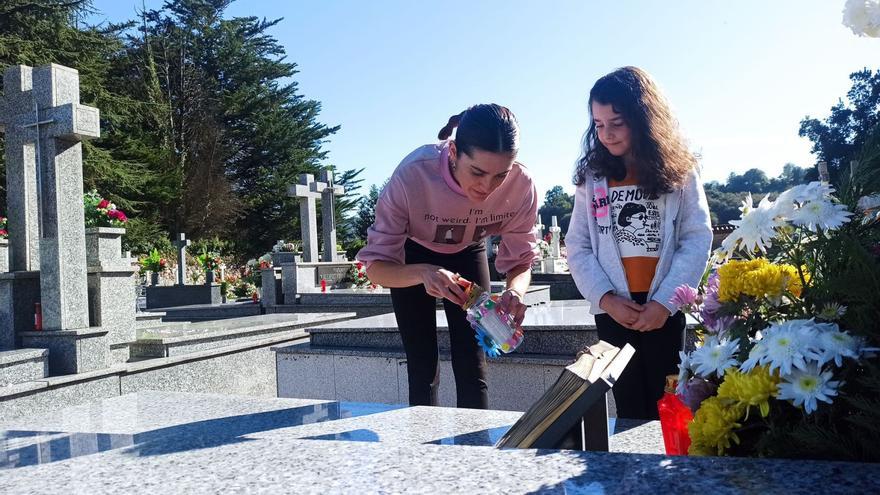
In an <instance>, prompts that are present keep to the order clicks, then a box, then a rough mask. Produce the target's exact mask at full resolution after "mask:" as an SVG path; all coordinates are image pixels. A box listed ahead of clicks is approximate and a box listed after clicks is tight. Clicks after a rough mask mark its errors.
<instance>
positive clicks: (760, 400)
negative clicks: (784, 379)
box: [718, 366, 780, 419]
mask: <svg viewBox="0 0 880 495" xmlns="http://www.w3.org/2000/svg"><path fill="white" fill-rule="evenodd" d="M779 381H780V379H779V373H777V372H774V373H772V374H771V373H770V367H769V366H756V367H754V368H752V370H751V371H749V372H748V373H742V372H741V371H739V370H738V369H736V368H731V369H729V370H727V372H725V373H724V381H723V382H722V383H721V386H720V387H718V397H719V398H721V399H729V400H731V401H733V402H735V403H737V404H739V405H741V406H743V407H744V408H746V419H748V416H749V414H748V407H750V406H757V407H758V409H759V410H760V411H761V416H762V417H765V418H766V417H767V415H768V414H770V397H773V396H775V395H776V392H777V385H779Z"/></svg>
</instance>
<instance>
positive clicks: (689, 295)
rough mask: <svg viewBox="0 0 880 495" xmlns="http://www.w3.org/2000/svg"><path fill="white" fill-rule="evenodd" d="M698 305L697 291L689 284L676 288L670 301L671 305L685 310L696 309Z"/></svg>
mask: <svg viewBox="0 0 880 495" xmlns="http://www.w3.org/2000/svg"><path fill="white" fill-rule="evenodd" d="M696 303H697V289H694V288H693V287H691V286H689V285H687V284H684V285H679V286H678V287H676V288H675V292H674V293H673V294H672V299H670V300H669V304H672V305H673V306H675V307H676V308H678V309H683V310H687V309H688V308H692V307H694V305H695V304H696Z"/></svg>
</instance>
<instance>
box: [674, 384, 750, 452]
mask: <svg viewBox="0 0 880 495" xmlns="http://www.w3.org/2000/svg"><path fill="white" fill-rule="evenodd" d="M744 411H745V406H742V405H740V404H738V403H733V402H732V401H731V400H730V399H722V398H720V397H717V396H715V397H709V398H708V399H706V400H704V401H703V403H702V404H700V408H699V409H698V410H697V414H696V415H694V420H693V421H692V422H691V424H690V425H688V432H689V433H690V437H691V446H690V448H689V449H688V455H723V454H724V451H725V450H726V449H728V448H730V442H731V441H733V442H734V443H736V444H739V437H738V436H736V433H735V432H734V431H733V430H734V429H735V428H739V427H740V426H742V425H741V424H740V423H738V421H739V419H740V418H741V417H742V415H743V412H744Z"/></svg>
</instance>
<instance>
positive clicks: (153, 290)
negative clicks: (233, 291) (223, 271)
mask: <svg viewBox="0 0 880 495" xmlns="http://www.w3.org/2000/svg"><path fill="white" fill-rule="evenodd" d="M221 302H223V299H222V297H221V296H220V284H212V285H174V286H170V287H147V309H153V308H173V307H175V306H192V305H194V304H220V303H221Z"/></svg>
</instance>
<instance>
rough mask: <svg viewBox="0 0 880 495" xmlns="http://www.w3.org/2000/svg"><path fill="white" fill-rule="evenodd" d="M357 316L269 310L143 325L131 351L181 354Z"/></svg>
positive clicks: (141, 354) (136, 353)
mask: <svg viewBox="0 0 880 495" xmlns="http://www.w3.org/2000/svg"><path fill="white" fill-rule="evenodd" d="M355 316H356V315H355V314H354V313H298V314H269V315H259V316H245V317H241V318H231V319H226V320H216V321H201V322H195V323H184V322H175V323H168V324H164V325H161V326H154V327H144V328H139V329H138V330H137V340H136V342H135V343H133V344H132V345H131V354H132V356H135V357H169V356H178V355H181V354H186V353H190V352H196V351H202V350H205V349H212V348H216V347H222V346H227V345H233V344H236V343H240V342H244V341H247V340H249V339H254V338H259V337H261V336H268V335H271V334H274V333H279V332H285V331H290V330H295V329H300V328H304V327H307V326H310V325H320V324H322V323H329V322H336V321H341V320H346V319H350V318H354V317H355Z"/></svg>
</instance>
